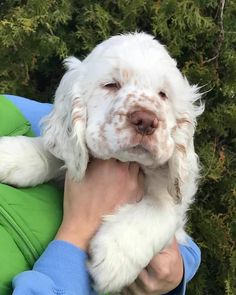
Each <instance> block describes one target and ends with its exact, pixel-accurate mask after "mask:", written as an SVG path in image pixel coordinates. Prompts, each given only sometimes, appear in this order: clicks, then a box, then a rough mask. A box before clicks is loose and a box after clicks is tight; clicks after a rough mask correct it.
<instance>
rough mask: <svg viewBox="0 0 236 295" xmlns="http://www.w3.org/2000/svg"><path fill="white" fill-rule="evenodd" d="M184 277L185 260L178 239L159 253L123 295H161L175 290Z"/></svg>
mask: <svg viewBox="0 0 236 295" xmlns="http://www.w3.org/2000/svg"><path fill="white" fill-rule="evenodd" d="M182 278H183V261H182V257H181V254H180V251H179V247H178V244H177V241H176V239H174V240H173V242H172V244H171V245H170V246H169V247H168V248H166V249H164V250H163V251H162V252H160V253H159V254H157V255H156V256H155V257H154V258H153V259H152V260H151V262H150V263H149V265H148V266H147V267H146V268H145V269H144V270H143V271H142V272H141V273H140V275H139V276H138V278H137V280H136V281H135V282H134V283H133V284H132V285H131V286H129V287H127V288H125V289H124V290H123V291H122V295H147V294H150V295H151V294H152V295H161V294H166V293H168V292H170V291H172V290H174V289H175V288H176V287H177V286H178V285H179V284H180V282H181V280H182Z"/></svg>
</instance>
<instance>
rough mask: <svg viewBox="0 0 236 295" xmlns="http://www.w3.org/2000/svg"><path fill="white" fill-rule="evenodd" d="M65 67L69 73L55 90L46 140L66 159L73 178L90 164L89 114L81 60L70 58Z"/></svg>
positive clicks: (47, 120)
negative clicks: (87, 136)
mask: <svg viewBox="0 0 236 295" xmlns="http://www.w3.org/2000/svg"><path fill="white" fill-rule="evenodd" d="M65 66H66V68H67V72H66V74H65V75H64V76H63V78H62V80H61V82H60V85H59V87H58V88H57V90H56V94H55V102H54V108H53V110H52V112H51V113H50V114H49V115H48V116H47V117H46V118H45V119H44V121H43V122H42V124H43V140H44V144H45V146H46V148H47V149H48V150H49V151H50V152H51V153H52V154H53V155H54V156H56V157H57V158H59V159H62V160H63V161H64V162H65V166H66V168H67V169H68V172H69V174H70V175H71V177H73V178H75V179H76V180H80V179H81V178H82V177H83V176H84V173H85V170H86V168H87V163H88V150H87V147H86V143H85V129H86V121H87V114H86V105H85V103H84V101H83V98H82V95H81V89H80V79H81V76H82V63H81V62H80V61H79V60H78V59H76V58H75V57H69V58H67V59H66V60H65Z"/></svg>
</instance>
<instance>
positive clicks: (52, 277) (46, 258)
mask: <svg viewBox="0 0 236 295" xmlns="http://www.w3.org/2000/svg"><path fill="white" fill-rule="evenodd" d="M86 260H87V254H86V253H85V252H83V251H82V250H80V249H79V248H78V247H76V246H74V245H72V244H70V243H68V242H65V241H61V240H60V241H59V240H54V241H52V242H51V243H50V244H49V245H48V247H47V248H46V250H45V252H44V253H43V254H42V255H41V257H40V258H39V259H38V260H37V262H36V263H35V265H34V267H33V270H31V271H25V272H23V273H20V274H19V275H17V276H16V277H15V278H14V279H13V288H14V292H13V295H26V294H27V295H96V293H95V292H94V291H93V290H92V287H91V286H92V283H91V281H90V277H89V274H88V272H87V268H86Z"/></svg>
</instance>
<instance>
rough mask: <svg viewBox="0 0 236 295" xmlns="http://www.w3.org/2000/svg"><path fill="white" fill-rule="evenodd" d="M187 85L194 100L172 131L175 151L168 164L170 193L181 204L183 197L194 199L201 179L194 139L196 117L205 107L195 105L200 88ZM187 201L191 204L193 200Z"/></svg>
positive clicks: (181, 113) (180, 116)
mask: <svg viewBox="0 0 236 295" xmlns="http://www.w3.org/2000/svg"><path fill="white" fill-rule="evenodd" d="M185 83H186V86H187V88H188V89H189V91H188V92H189V95H190V97H192V99H190V100H189V102H188V103H187V105H188V107H187V109H188V111H187V112H186V111H185V112H184V111H183V112H178V115H177V118H176V125H175V127H174V128H173V129H172V137H173V139H174V142H175V149H174V153H173V155H172V157H171V159H170V160H169V162H168V165H169V175H168V178H169V179H168V191H169V193H170V195H171V196H172V197H173V198H174V200H175V201H176V203H181V202H182V198H183V197H193V195H194V194H195V193H196V190H197V181H198V178H199V162H198V156H197V154H196V153H195V150H194V143H193V139H194V132H195V125H196V117H197V116H199V115H200V114H201V113H202V112H203V110H204V105H202V104H200V106H196V105H195V102H196V101H197V100H198V99H199V98H200V94H198V88H197V87H196V86H192V87H190V86H189V84H188V82H187V80H185ZM186 201H187V202H188V201H189V202H190V201H191V200H186Z"/></svg>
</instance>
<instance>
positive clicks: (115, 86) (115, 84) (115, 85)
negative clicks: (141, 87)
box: [102, 81, 121, 91]
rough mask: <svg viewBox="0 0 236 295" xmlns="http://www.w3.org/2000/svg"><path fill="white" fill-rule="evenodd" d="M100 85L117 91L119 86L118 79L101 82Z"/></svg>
mask: <svg viewBox="0 0 236 295" xmlns="http://www.w3.org/2000/svg"><path fill="white" fill-rule="evenodd" d="M102 87H103V88H105V89H107V90H113V91H117V90H119V89H120V88H121V85H120V83H119V82H118V81H113V82H109V83H105V84H103V85H102Z"/></svg>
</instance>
